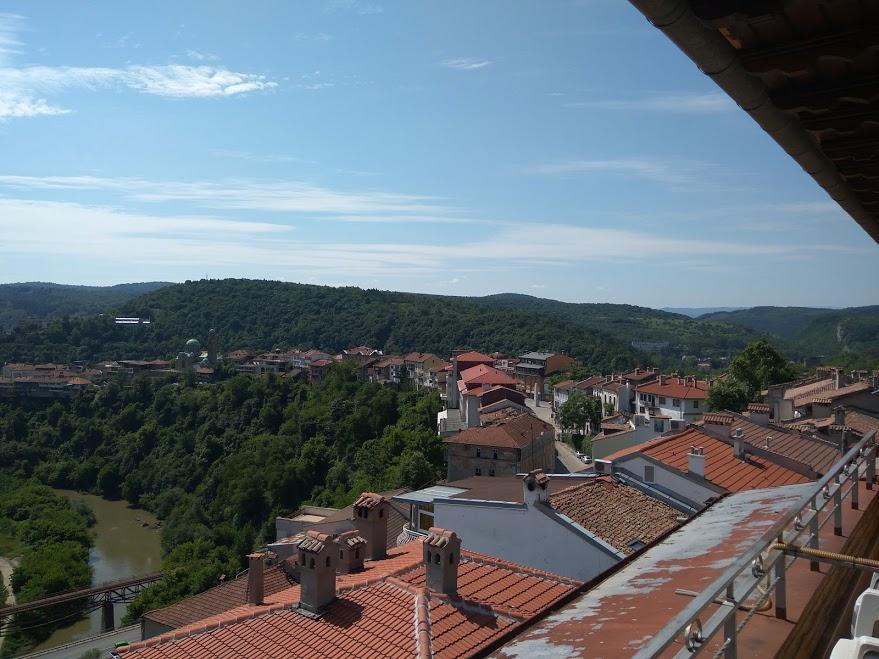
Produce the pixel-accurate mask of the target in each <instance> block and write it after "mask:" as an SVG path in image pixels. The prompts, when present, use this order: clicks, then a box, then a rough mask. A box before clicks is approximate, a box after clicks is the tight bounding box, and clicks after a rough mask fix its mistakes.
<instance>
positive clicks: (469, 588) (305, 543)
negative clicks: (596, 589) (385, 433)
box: [115, 493, 581, 659]
mask: <svg viewBox="0 0 879 659" xmlns="http://www.w3.org/2000/svg"><path fill="white" fill-rule="evenodd" d="M373 497H376V498H373ZM387 505H388V504H387V501H386V500H385V499H384V498H382V497H377V495H369V494H368V493H364V495H363V496H361V498H360V499H358V501H357V502H356V503H355V510H356V512H357V517H355V520H354V522H355V523H356V524H357V531H355V532H353V533H348V534H341V535H337V536H333V535H329V534H325V533H320V532H317V531H307V532H305V533H304V534H303V535H302V537H301V538H300V539H299V541H298V542H297V544H296V551H295V552H294V553H293V554H292V555H291V556H290V557H289V558H288V559H286V560H284V561H283V562H281V564H280V569H276V568H275V567H274V566H269V567H266V556H265V555H263V554H251V555H250V556H249V557H248V559H249V569H248V572H247V576H246V584H243V583H240V582H239V584H237V585H236V586H234V587H230V586H228V585H225V584H224V586H226V587H224V586H218V587H216V588H214V589H211V590H209V591H206V592H205V593H202V595H197V596H195V597H194V598H189V599H186V600H183V601H182V602H180V603H178V604H175V605H173V606H171V607H167V608H165V609H160V610H158V611H153V612H149V613H147V614H146V616H145V617H144V619H145V621H165V622H166V623H171V624H173V625H176V626H174V627H173V628H172V629H170V630H168V631H164V632H162V633H159V634H158V635H157V636H154V637H152V638H148V640H146V641H142V642H140V643H134V644H131V645H128V646H123V647H120V648H117V649H116V650H115V652H116V653H118V654H119V656H121V657H123V658H125V659H129V658H131V659H134V658H137V659H151V658H153V657H155V658H159V657H162V658H163V659H174V658H177V657H181V658H182V657H206V656H222V655H223V654H226V653H228V651H229V649H230V648H233V647H234V654H235V656H238V657H248V658H249V657H254V658H256V657H266V656H312V655H313V656H329V657H345V658H346V659H347V658H363V659H371V658H372V657H376V656H387V657H390V656H402V657H408V656H411V657H427V656H439V657H443V656H449V657H452V656H472V655H474V654H478V653H480V652H484V651H486V650H487V649H488V648H489V647H491V646H492V645H493V644H494V643H496V642H497V641H499V640H500V639H501V638H503V637H505V636H507V635H509V633H510V632H511V631H512V630H514V629H516V628H518V627H521V626H522V625H524V624H525V623H527V622H529V621H531V620H533V619H534V618H535V617H537V616H539V615H541V614H542V613H544V612H545V611H547V610H548V609H550V608H551V607H553V606H556V605H557V604H558V603H560V602H561V601H562V599H563V598H566V597H568V596H570V595H571V594H572V593H573V592H574V591H575V589H577V588H578V587H579V586H580V585H581V583H580V582H579V581H575V580H573V579H568V578H565V577H562V576H558V575H553V574H550V573H547V572H544V571H539V570H534V569H532V568H529V567H527V566H525V565H521V564H516V563H511V562H509V561H505V560H502V559H500V558H497V557H493V556H486V555H483V554H478V553H474V552H472V551H470V550H468V549H465V548H462V547H461V538H460V537H459V536H458V535H457V534H456V533H454V532H453V531H450V530H446V529H442V528H432V529H431V530H430V532H429V533H428V535H427V536H426V537H424V538H423V539H421V538H419V539H417V540H415V541H412V542H408V543H406V544H404V545H401V546H399V547H394V548H392V549H388V550H385V549H384V548H382V549H381V551H380V552H378V553H377V554H374V553H373V552H374V548H372V547H371V545H370V542H369V538H370V537H372V536H373V535H379V536H383V533H382V532H381V529H380V527H381V521H382V520H381V518H380V517H379V515H378V514H377V513H379V512H381V511H383V510H385V509H386V507H387ZM286 575H289V580H288V584H287V585H286V587H285V586H284V584H283V580H284V579H285V578H287V576H286ZM236 581H238V580H236ZM240 581H241V582H243V581H245V579H243V578H242V579H241V580H240ZM498 584H504V587H503V588H498ZM242 591H243V593H242ZM242 595H243V601H242ZM160 629H161V628H160V627H159V625H155V626H154V627H151V628H150V629H149V630H147V629H146V626H145V631H159V630H160ZM452 630H454V631H453V632H452Z"/></svg>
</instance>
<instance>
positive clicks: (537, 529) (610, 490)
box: [396, 471, 686, 581]
mask: <svg viewBox="0 0 879 659" xmlns="http://www.w3.org/2000/svg"><path fill="white" fill-rule="evenodd" d="M396 500H397V501H399V502H403V503H407V504H409V506H410V522H409V523H410V528H412V529H417V531H418V532H420V533H427V531H428V529H429V528H430V526H442V527H443V528H452V526H454V528H456V529H459V531H460V533H461V537H462V538H466V540H464V546H465V547H466V548H467V549H470V550H471V551H476V552H480V553H483V554H489V555H492V556H498V557H500V558H503V559H505V560H509V561H513V562H516V563H522V564H523V565H528V566H530V567H532V568H536V569H540V570H546V571H548V572H552V573H554V574H561V575H563V576H567V577H570V578H572V579H577V580H579V581H589V580H591V579H593V578H595V577H596V576H598V575H599V574H600V573H602V572H603V571H605V570H607V569H609V568H610V567H612V566H614V565H616V564H617V563H618V562H619V561H620V560H623V559H625V558H626V557H627V556H630V555H631V554H633V553H635V552H636V551H638V550H640V549H641V548H642V547H645V546H647V545H649V544H650V543H652V542H653V541H654V540H655V539H656V538H657V537H659V536H661V535H663V534H664V533H667V532H668V531H670V530H671V529H673V528H674V527H676V526H677V525H678V524H679V522H680V520H681V519H682V518H683V519H686V515H685V514H683V512H682V510H679V509H676V508H674V507H672V506H671V505H669V504H667V503H665V502H663V501H660V500H659V499H656V498H654V497H651V496H649V495H648V494H646V493H645V491H643V490H641V489H638V487H637V486H636V485H631V484H627V483H625V482H623V481H622V480H620V479H614V478H610V477H604V476H601V477H596V476H594V475H591V476H575V475H570V474H565V475H547V474H545V473H544V472H542V471H533V472H530V473H528V474H525V475H518V476H508V477H497V478H490V477H486V476H476V477H471V478H466V479H463V480H459V481H452V482H449V483H445V484H444V485H440V486H435V487H431V488H427V489H424V490H418V491H415V492H408V493H406V494H402V495H399V496H397V497H396ZM574 557H576V558H574Z"/></svg>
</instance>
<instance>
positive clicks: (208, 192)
mask: <svg viewBox="0 0 879 659" xmlns="http://www.w3.org/2000/svg"><path fill="white" fill-rule="evenodd" d="M0 186H3V187H7V188H17V189H28V190H59V191H65V190H66V191H77V190H104V191H108V192H111V193H114V194H117V195H119V196H120V197H121V198H122V199H127V200H131V201H140V202H153V203H159V202H186V203H189V204H192V205H194V206H197V207H200V208H212V209H226V210H253V211H275V212H292V213H324V214H337V215H342V216H345V215H369V214H406V215H410V216H413V215H424V214H426V213H427V214H432V215H433V214H436V215H446V214H452V212H453V209H450V208H448V207H446V206H443V205H442V204H441V203H440V201H439V200H438V199H436V198H434V197H428V196H423V195H410V194H403V193H397V192H385V191H361V192H349V191H343V190H333V189H330V188H327V187H322V186H318V185H314V184H311V183H306V182H302V181H276V182H263V181H252V180H247V179H224V180H221V181H150V180H146V179H140V178H109V177H98V176H10V175H6V176H0ZM364 221H365V220H364Z"/></svg>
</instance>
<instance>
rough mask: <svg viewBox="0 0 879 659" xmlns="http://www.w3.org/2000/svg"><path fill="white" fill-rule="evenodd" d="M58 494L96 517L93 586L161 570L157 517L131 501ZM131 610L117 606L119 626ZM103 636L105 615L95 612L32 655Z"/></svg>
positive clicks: (67, 492)
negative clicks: (87, 507)
mask: <svg viewBox="0 0 879 659" xmlns="http://www.w3.org/2000/svg"><path fill="white" fill-rule="evenodd" d="M55 491H56V492H57V493H58V494H62V495H64V496H65V497H67V498H68V499H70V500H71V501H80V502H84V503H85V504H86V505H87V506H89V508H91V509H92V511H93V512H94V514H95V524H94V526H93V527H92V529H91V530H92V532H93V533H94V538H95V543H94V547H92V549H91V551H90V552H89V564H90V565H91V566H92V570H93V574H94V576H93V577H92V583H95V584H98V583H103V582H105V581H117V580H119V579H125V578H128V577H134V576H139V575H142V574H149V573H151V572H158V571H159V570H160V569H161V562H162V548H161V537H160V531H159V529H160V527H161V522H160V521H159V520H158V518H157V517H156V516H155V515H153V514H151V513H149V512H147V511H146V510H141V509H138V508H131V507H130V506H129V505H128V502H127V501H110V500H108V499H104V498H102V497H99V496H95V495H93V494H83V493H81V492H75V491H72V490H55ZM127 610H128V605H126V604H117V605H115V607H114V611H113V613H114V617H115V621H116V625H119V624H120V623H121V621H122V618H123V616H124V615H125V613H126V611H127ZM101 632H102V629H101V611H100V610H97V611H93V612H92V613H91V614H89V616H88V617H87V618H84V619H81V620H78V621H76V622H75V623H74V624H72V625H69V626H67V627H64V628H62V629H58V630H57V631H55V633H54V634H52V636H50V637H49V638H48V639H47V640H46V641H44V642H43V643H40V644H39V645H38V646H37V647H35V648H33V649H32V650H31V652H39V651H41V650H48V649H50V648H54V647H57V646H59V645H65V644H67V643H72V642H74V641H78V640H80V639H83V638H88V637H90V636H95V635H98V634H100V633H101Z"/></svg>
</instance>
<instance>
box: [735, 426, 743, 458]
mask: <svg viewBox="0 0 879 659" xmlns="http://www.w3.org/2000/svg"><path fill="white" fill-rule="evenodd" d="M733 455H735V456H736V457H737V458H738V459H739V460H744V459H745V431H744V430H742V429H741V428H736V429H735V432H734V433H733Z"/></svg>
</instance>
